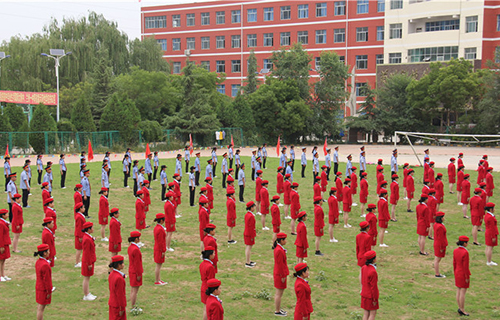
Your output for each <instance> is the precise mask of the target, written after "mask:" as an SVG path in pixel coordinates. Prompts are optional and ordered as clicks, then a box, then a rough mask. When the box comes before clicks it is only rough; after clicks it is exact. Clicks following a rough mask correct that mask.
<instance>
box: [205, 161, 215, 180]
mask: <svg viewBox="0 0 500 320" xmlns="http://www.w3.org/2000/svg"><path fill="white" fill-rule="evenodd" d="M208 177H210V178H213V176H212V165H211V164H210V163H209V164H207V167H206V168H205V179H206V178H208Z"/></svg>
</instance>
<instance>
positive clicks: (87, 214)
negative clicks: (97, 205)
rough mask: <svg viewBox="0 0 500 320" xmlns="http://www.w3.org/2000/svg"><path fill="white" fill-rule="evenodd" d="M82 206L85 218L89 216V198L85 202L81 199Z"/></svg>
mask: <svg viewBox="0 0 500 320" xmlns="http://www.w3.org/2000/svg"><path fill="white" fill-rule="evenodd" d="M83 205H84V206H85V212H84V213H83V214H84V215H85V216H86V217H88V216H89V207H90V197H87V200H85V197H83Z"/></svg>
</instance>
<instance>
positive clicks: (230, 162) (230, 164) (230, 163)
mask: <svg viewBox="0 0 500 320" xmlns="http://www.w3.org/2000/svg"><path fill="white" fill-rule="evenodd" d="M232 167H233V159H229V168H232Z"/></svg>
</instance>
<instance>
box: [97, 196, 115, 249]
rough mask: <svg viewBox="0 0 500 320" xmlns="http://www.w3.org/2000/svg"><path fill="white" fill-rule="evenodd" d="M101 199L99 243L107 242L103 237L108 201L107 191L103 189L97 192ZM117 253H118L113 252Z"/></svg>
mask: <svg viewBox="0 0 500 320" xmlns="http://www.w3.org/2000/svg"><path fill="white" fill-rule="evenodd" d="M99 194H100V195H101V197H100V198H99V213H98V217H99V224H100V225H101V241H109V239H108V238H107V237H106V235H105V231H106V226H107V225H108V216H109V201H108V189H107V188H105V187H102V188H101V191H99ZM113 252H118V251H113Z"/></svg>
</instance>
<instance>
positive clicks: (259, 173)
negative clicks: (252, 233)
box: [255, 170, 262, 215]
mask: <svg viewBox="0 0 500 320" xmlns="http://www.w3.org/2000/svg"><path fill="white" fill-rule="evenodd" d="M260 189H262V170H257V177H256V178H255V205H256V206H257V209H256V210H257V215H261V212H260Z"/></svg>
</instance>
